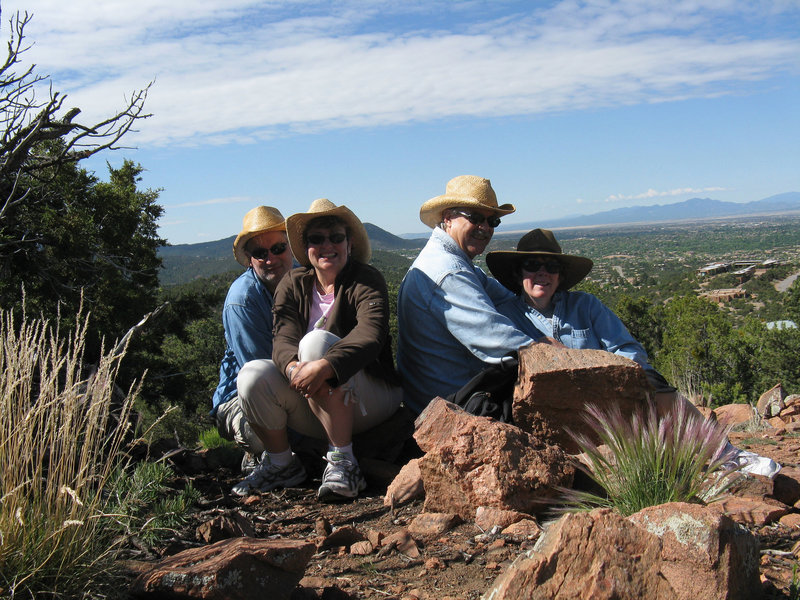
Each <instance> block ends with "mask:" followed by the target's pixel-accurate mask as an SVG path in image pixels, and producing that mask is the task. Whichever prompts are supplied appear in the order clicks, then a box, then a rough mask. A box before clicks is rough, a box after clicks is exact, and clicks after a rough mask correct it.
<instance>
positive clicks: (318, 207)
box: [286, 198, 372, 267]
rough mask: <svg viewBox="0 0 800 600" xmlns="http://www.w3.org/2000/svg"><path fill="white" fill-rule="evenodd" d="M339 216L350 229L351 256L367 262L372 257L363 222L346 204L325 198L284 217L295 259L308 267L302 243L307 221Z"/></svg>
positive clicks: (306, 255) (309, 263) (308, 262)
mask: <svg viewBox="0 0 800 600" xmlns="http://www.w3.org/2000/svg"><path fill="white" fill-rule="evenodd" d="M328 216H330V217H339V218H340V219H341V220H342V221H344V222H345V223H346V224H347V228H348V229H349V230H350V241H351V242H353V249H352V251H351V256H352V257H353V258H354V259H355V260H357V261H358V262H361V263H365V264H366V263H368V262H369V259H370V258H371V257H372V248H370V245H369V237H368V236H367V230H366V229H364V224H363V223H362V222H361V221H359V219H358V217H357V216H355V215H354V214H353V211H351V210H350V209H349V208H347V207H346V206H344V205H342V206H336V205H335V204H334V203H333V202H331V201H330V200H328V199H327V198H318V199H316V200H314V201H313V202H312V203H311V206H310V207H309V209H308V212H305V213H297V214H294V215H292V216H290V217H289V218H288V219H286V234H287V235H288V236H289V246H290V247H291V249H292V254H294V257H295V259H296V260H297V262H299V263H300V264H301V265H303V266H304V267H310V266H311V262H310V261H309V260H308V252H306V247H305V244H303V232H304V231H305V230H306V227H307V226H308V223H309V222H310V221H311V220H312V219H316V218H317V217H328Z"/></svg>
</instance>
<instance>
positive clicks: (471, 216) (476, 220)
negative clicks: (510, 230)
mask: <svg viewBox="0 0 800 600" xmlns="http://www.w3.org/2000/svg"><path fill="white" fill-rule="evenodd" d="M455 212H456V213H458V214H459V215H461V216H462V217H466V218H467V220H468V221H469V222H470V223H472V224H473V225H480V224H481V223H483V222H484V221H486V223H487V224H488V225H489V227H492V228H495V227H497V226H498V225H500V217H498V216H496V215H491V216H488V217H484V216H483V215H482V214H480V213H471V212H467V211H466V210H458V209H456V211H455Z"/></svg>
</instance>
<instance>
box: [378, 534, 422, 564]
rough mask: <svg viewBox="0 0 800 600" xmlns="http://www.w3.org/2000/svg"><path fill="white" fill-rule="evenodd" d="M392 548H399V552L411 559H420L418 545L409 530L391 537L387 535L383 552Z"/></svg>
mask: <svg viewBox="0 0 800 600" xmlns="http://www.w3.org/2000/svg"><path fill="white" fill-rule="evenodd" d="M391 548H397V550H398V551H400V552H402V553H403V554H405V555H406V556H408V557H409V558H419V548H418V547H417V543H416V542H415V541H414V538H413V537H411V534H410V533H409V532H408V530H407V529H400V530H399V531H396V532H394V533H393V534H391V535H387V536H386V537H385V538H384V539H383V548H382V549H381V552H384V551H385V550H388V549H391Z"/></svg>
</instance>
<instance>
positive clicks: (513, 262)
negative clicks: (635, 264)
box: [486, 229, 594, 294]
mask: <svg viewBox="0 0 800 600" xmlns="http://www.w3.org/2000/svg"><path fill="white" fill-rule="evenodd" d="M531 256H541V257H542V258H555V259H557V260H558V262H560V263H561V264H562V265H564V271H563V272H562V273H561V274H560V275H559V279H560V281H559V284H558V289H560V290H568V289H569V288H571V287H572V286H573V285H575V284H576V283H578V282H579V281H580V280H581V279H583V278H584V277H586V275H588V274H589V271H591V270H592V265H593V264H594V263H593V262H592V261H591V259H589V258H586V257H585V256H573V255H571V254H564V253H563V252H562V251H561V246H559V245H558V242H557V241H556V238H555V236H554V235H553V232H552V231H550V230H549V229H534V230H533V231H529V232H528V233H526V234H525V235H523V236H522V239H521V240H520V241H519V243H518V244H517V250H516V252H515V251H513V250H495V251H493V252H489V254H487V255H486V266H487V267H489V270H490V271H491V272H492V275H494V277H495V279H497V281H499V282H500V283H502V284H503V285H504V286H506V287H507V288H508V289H510V290H511V291H512V292H514V293H515V294H519V293H520V292H521V291H522V284H521V283H520V277H519V272H520V265H521V264H522V262H523V261H524V260H525V259H526V258H530V257H531Z"/></svg>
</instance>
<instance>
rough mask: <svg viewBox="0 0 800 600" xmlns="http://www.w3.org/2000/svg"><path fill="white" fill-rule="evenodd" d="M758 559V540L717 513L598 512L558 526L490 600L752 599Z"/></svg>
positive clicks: (757, 585)
mask: <svg viewBox="0 0 800 600" xmlns="http://www.w3.org/2000/svg"><path fill="white" fill-rule="evenodd" d="M758 560H759V557H758V542H757V540H756V539H755V537H754V536H753V535H752V534H750V533H749V532H748V531H747V530H746V529H745V528H743V527H741V526H739V525H737V524H736V523H734V522H733V521H731V520H730V519H729V518H727V517H726V516H724V515H722V514H721V513H719V512H717V511H714V510H712V509H708V508H705V507H702V506H699V505H694V504H683V503H674V504H665V505H661V506H656V507H651V508H647V509H645V510H643V511H640V512H639V513H636V514H634V515H631V516H630V517H628V518H624V517H622V516H620V515H619V514H618V513H616V512H613V511H612V510H610V509H597V510H594V511H592V512H590V513H577V514H568V515H565V516H564V517H562V518H561V519H559V520H558V521H556V522H555V523H554V524H552V525H551V526H550V527H549V528H547V529H546V530H545V533H544V534H543V535H542V536H541V537H540V538H539V541H538V542H537V543H536V546H535V547H534V549H533V550H531V551H529V552H527V553H525V554H522V555H520V556H519V557H518V558H517V559H516V560H515V561H514V562H513V563H512V565H511V566H510V567H508V569H507V570H506V571H505V572H504V573H503V574H502V575H501V576H500V577H499V578H498V579H497V580H496V581H495V583H494V584H493V586H492V587H491V588H490V590H489V591H488V592H487V593H486V594H484V596H483V598H484V599H486V600H517V599H518V598H529V599H532V600H539V599H541V600H545V599H546V600H561V599H571V600H572V599H575V600H577V599H579V598H580V599H584V598H591V599H592V600H612V599H614V600H638V599H640V598H648V599H649V600H700V599H706V598H708V599H711V598H727V599H729V600H737V599H742V600H745V599H750V598H757V597H759V596H760V594H761V582H760V579H759V573H758V564H759V563H758Z"/></svg>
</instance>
